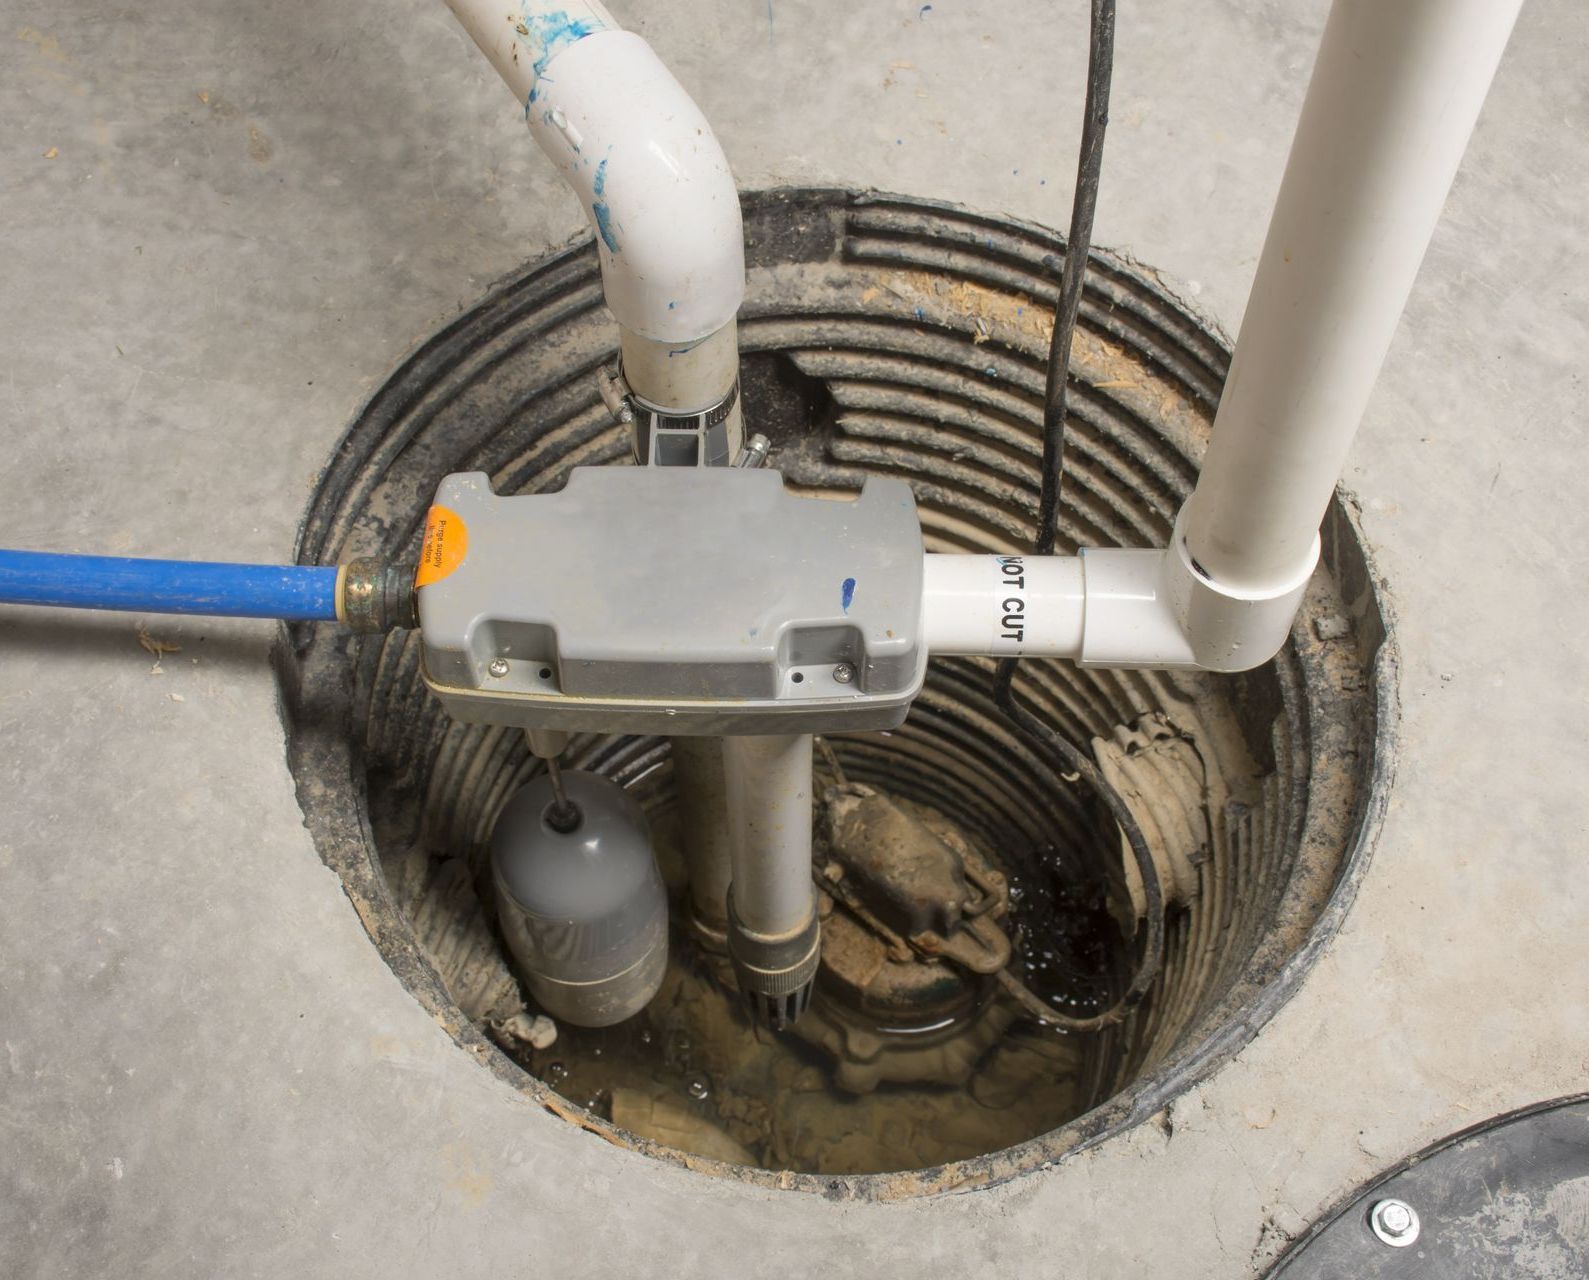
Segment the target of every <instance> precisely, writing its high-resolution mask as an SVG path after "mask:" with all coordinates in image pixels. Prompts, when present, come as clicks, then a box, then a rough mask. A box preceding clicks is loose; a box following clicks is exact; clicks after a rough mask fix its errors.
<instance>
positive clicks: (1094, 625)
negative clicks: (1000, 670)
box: [922, 547, 1195, 668]
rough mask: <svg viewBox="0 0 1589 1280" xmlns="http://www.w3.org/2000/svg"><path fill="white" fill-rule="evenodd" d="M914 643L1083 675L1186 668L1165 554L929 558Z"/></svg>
mask: <svg viewBox="0 0 1589 1280" xmlns="http://www.w3.org/2000/svg"><path fill="white" fill-rule="evenodd" d="M922 634H923V636H924V638H925V641H926V645H927V652H928V653H929V654H930V655H931V656H933V657H935V658H944V657H991V658H1070V659H1073V660H1075V661H1077V662H1080V663H1081V664H1082V665H1083V666H1089V667H1160V668H1163V667H1188V666H1193V665H1195V663H1194V660H1193V658H1192V653H1191V647H1190V645H1189V644H1188V643H1187V639H1186V636H1185V635H1184V634H1182V632H1181V629H1180V626H1179V624H1178V623H1177V621H1176V618H1175V613H1174V611H1173V610H1172V609H1171V608H1170V604H1169V600H1168V598H1167V594H1166V591H1165V585H1164V553H1163V552H1162V551H1156V550H1151V549H1143V550H1137V549H1128V548H1119V547H1103V548H1097V549H1094V548H1088V549H1087V550H1085V551H1083V552H1082V553H1081V555H1080V556H1079V557H1078V556H1021V555H1007V556H996V555H995V556H986V555H934V554H929V555H928V556H927V557H926V559H925V563H924V566H923V570H922Z"/></svg>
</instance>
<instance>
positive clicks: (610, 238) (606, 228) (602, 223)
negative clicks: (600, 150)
mask: <svg viewBox="0 0 1589 1280" xmlns="http://www.w3.org/2000/svg"><path fill="white" fill-rule="evenodd" d="M590 189H591V191H592V192H594V193H595V196H596V198H595V200H593V201H592V202H591V206H590V215H591V217H593V218H595V219H596V230H597V232H598V233H599V234H600V235H601V242H602V243H603V244H604V245H606V246H607V249H608V251H609V252H611V253H617V252H618V236H617V234H616V232H615V231H614V230H613V221H612V208H611V207H610V206H609V205H608V204H607V202H606V201H605V200H603V199H602V196H604V195H605V194H606V193H607V160H606V158H605V157H603V159H602V162H601V163H600V164H599V165H597V166H596V177H595V180H594V181H593V182H592V183H591V187H590Z"/></svg>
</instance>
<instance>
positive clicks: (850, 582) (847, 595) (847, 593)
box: [839, 578, 855, 613]
mask: <svg viewBox="0 0 1589 1280" xmlns="http://www.w3.org/2000/svg"><path fill="white" fill-rule="evenodd" d="M839 603H840V604H842V605H843V606H844V612H845V613H848V612H849V611H850V606H851V605H852V604H854V603H855V579H854V578H846V579H845V580H844V585H843V586H842V587H841V588H840V589H839Z"/></svg>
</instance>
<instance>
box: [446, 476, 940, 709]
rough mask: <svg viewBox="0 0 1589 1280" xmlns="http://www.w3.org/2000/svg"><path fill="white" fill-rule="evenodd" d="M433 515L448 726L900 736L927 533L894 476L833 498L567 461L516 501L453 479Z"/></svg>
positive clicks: (758, 480) (914, 667) (915, 653)
mask: <svg viewBox="0 0 1589 1280" xmlns="http://www.w3.org/2000/svg"><path fill="white" fill-rule="evenodd" d="M435 502H436V506H435V510H438V511H445V512H446V513H447V516H448V519H449V520H450V521H451V522H452V524H451V526H450V527H452V528H454V529H462V530H463V531H465V532H464V534H463V536H464V537H465V538H466V542H467V551H466V553H465V554H464V555H463V556H462V558H461V559H459V560H458V561H457V562H456V563H454V564H452V565H451V567H450V568H449V569H448V571H447V572H445V573H442V574H437V575H434V576H432V577H430V578H429V580H428V581H426V582H425V584H424V585H423V586H421V587H420V589H419V592H418V595H419V616H420V627H421V633H422V637H423V655H424V671H425V680H426V683H427V685H428V686H429V687H430V689H431V690H432V691H433V692H434V693H435V694H436V696H437V697H438V698H439V699H440V700H441V702H442V703H443V704H444V705H445V706H446V708H447V710H448V711H449V713H450V714H451V715H452V716H453V717H454V718H456V719H459V720H464V721H469V722H475V723H482V722H483V723H493V724H509V725H516V726H520V727H524V728H549V729H577V730H583V731H588V732H598V733H658V732H660V733H666V734H668V735H669V736H680V735H697V734H710V735H722V734H754V733H770V732H776V733H829V732H840V731H844V730H865V729H890V728H894V727H896V726H897V725H899V724H900V723H901V722H902V721H903V720H904V718H905V715H906V712H907V711H908V710H909V707H910V703H911V700H912V699H913V698H914V697H915V696H916V694H917V693H918V692H919V691H920V689H921V685H922V681H923V679H924V677H925V674H926V665H927V645H926V642H925V639H924V638H923V632H922V573H923V569H922V562H923V561H922V557H923V548H922V539H921V527H920V523H919V521H918V518H917V514H916V504H915V500H914V498H913V497H912V495H911V491H910V488H909V486H908V485H906V484H904V483H903V482H901V481H896V480H891V479H887V478H872V479H869V480H868V481H867V482H866V485H865V487H864V488H863V489H862V491H861V492H860V493H859V494H857V495H856V496H855V497H854V498H852V499H850V500H849V501H837V502H835V501H831V500H827V499H817V498H806V497H801V496H800V495H798V494H794V493H790V492H789V491H788V490H786V489H785V488H784V484H783V477H782V476H781V475H780V474H779V473H778V472H776V471H771V470H766V469H751V468H731V467H725V468H695V467H678V468H671V467H669V468H655V467H646V468H639V467H578V468H575V469H574V470H573V471H572V472H570V474H569V478H568V482H567V484H566V485H565V486H564V488H563V489H562V490H560V491H559V492H557V493H551V494H534V495H526V496H513V497H501V496H498V495H497V494H494V493H492V491H491V486H490V482H489V480H488V479H487V477H486V476H484V475H482V474H478V473H470V474H460V475H453V476H448V477H447V478H446V479H445V480H443V481H442V483H441V486H440V487H439V489H438V490H437V493H436V500H435ZM503 663H505V664H506V668H507V669H506V674H503V675H498V674H496V673H497V672H499V671H501V670H502V666H501V664H503ZM846 675H847V676H848V679H845V678H844V677H845V676H846Z"/></svg>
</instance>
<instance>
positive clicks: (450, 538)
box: [414, 507, 469, 587]
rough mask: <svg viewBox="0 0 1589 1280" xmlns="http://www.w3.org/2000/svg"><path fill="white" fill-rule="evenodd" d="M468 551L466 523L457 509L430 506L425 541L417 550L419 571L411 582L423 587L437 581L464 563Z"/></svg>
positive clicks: (426, 519)
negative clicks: (418, 551) (421, 547)
mask: <svg viewBox="0 0 1589 1280" xmlns="http://www.w3.org/2000/svg"><path fill="white" fill-rule="evenodd" d="M468 554H469V526H468V525H466V524H465V523H464V522H463V519H462V517H460V516H459V514H458V513H457V512H456V511H450V510H448V509H447V508H446V507H432V508H431V509H430V514H429V515H427V516H426V517H425V545H424V549H423V550H421V551H420V553H419V571H418V572H417V573H415V574H414V585H415V586H416V587H424V586H428V585H430V584H431V583H432V582H440V581H441V580H442V579H443V578H445V577H446V576H447V575H448V574H449V573H451V572H452V571H453V570H454V569H456V568H457V567H458V566H459V565H461V564H462V563H463V558H464V556H466V555H468Z"/></svg>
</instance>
